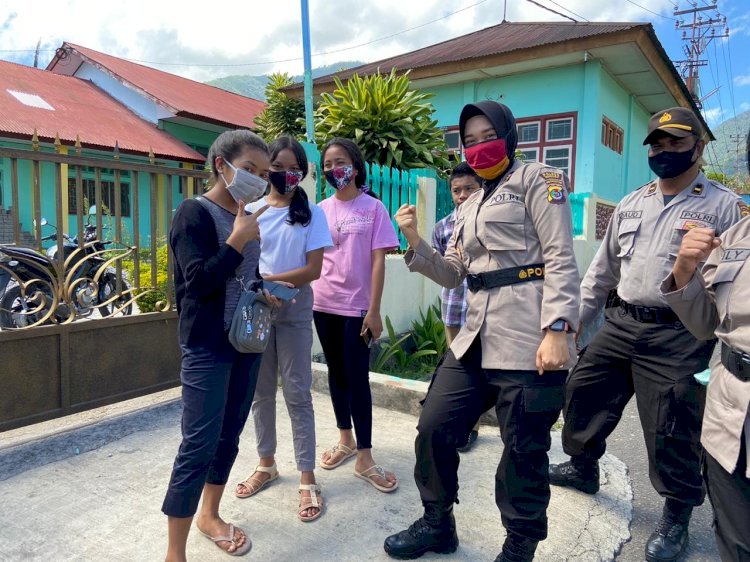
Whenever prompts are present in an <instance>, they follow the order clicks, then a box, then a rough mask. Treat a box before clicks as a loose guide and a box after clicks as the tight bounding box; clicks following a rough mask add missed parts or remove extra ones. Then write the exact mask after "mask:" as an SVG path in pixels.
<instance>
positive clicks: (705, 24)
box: [674, 0, 729, 109]
mask: <svg viewBox="0 0 750 562" xmlns="http://www.w3.org/2000/svg"><path fill="white" fill-rule="evenodd" d="M690 4H691V5H692V8H689V9H687V10H678V9H676V8H675V11H674V15H675V17H678V18H679V19H677V20H676V21H675V29H682V40H683V41H685V45H683V51H684V52H685V56H686V57H687V59H685V60H681V61H674V62H675V64H676V65H678V66H679V67H680V70H681V73H682V78H683V79H684V80H685V84H687V88H688V90H689V91H690V94H691V95H692V96H693V99H694V100H695V104H696V106H697V107H698V109H701V107H702V102H701V96H700V87H699V86H700V81H699V74H698V69H699V68H700V67H702V66H707V65H708V61H707V60H705V59H701V55H703V53H704V52H705V51H706V47H708V45H709V43H711V41H713V40H714V39H720V38H722V37H729V27H727V18H726V16H722V15H721V14H719V12H718V11H716V15H715V16H714V17H711V16H709V17H707V18H704V17H703V15H702V14H701V12H706V11H708V10H718V0H717V2H716V3H713V4H711V5H710V6H699V5H698V2H696V1H695V0H692V1H691V2H690ZM686 15H687V16H693V17H692V21H688V22H687V23H686V22H685V20H684V19H682V18H681V17H679V16H686ZM718 28H721V29H719V33H718V34H717V33H716V30H717V29H718ZM688 30H690V33H688Z"/></svg>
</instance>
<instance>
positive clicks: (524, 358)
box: [404, 161, 580, 370]
mask: <svg viewBox="0 0 750 562" xmlns="http://www.w3.org/2000/svg"><path fill="white" fill-rule="evenodd" d="M568 193H569V183H568V178H567V177H566V176H565V174H563V173H562V172H561V171H560V170H558V169H555V168H550V167H548V166H545V165H543V164H539V163H536V162H534V163H528V164H522V163H521V162H518V161H515V162H514V163H513V165H512V167H511V168H510V170H509V171H508V172H507V173H506V175H505V177H504V178H503V179H502V180H501V182H500V184H499V185H498V186H497V187H496V188H495V189H494V190H493V191H492V192H491V193H489V194H488V195H487V197H486V198H484V196H485V191H484V190H483V189H481V190H478V191H477V192H476V193H474V194H472V195H471V197H469V199H467V200H466V201H465V202H464V203H463V204H462V205H461V206H460V207H459V214H458V218H457V220H456V226H455V228H454V230H453V236H452V237H451V239H450V241H449V242H448V248H447V250H446V252H445V257H441V256H440V254H439V253H438V252H436V251H435V250H433V249H432V248H431V247H430V246H429V244H427V243H426V242H424V241H422V242H421V243H420V244H419V246H417V247H416V248H412V249H409V251H408V252H407V253H406V255H405V256H404V258H405V260H406V263H407V265H408V267H409V270H410V271H417V272H420V273H422V274H424V275H426V276H427V277H429V278H431V279H433V280H434V281H436V282H437V283H438V284H440V285H442V286H444V287H449V288H450V287H457V286H458V285H459V284H460V283H461V282H462V281H463V279H464V277H465V276H466V275H467V274H468V273H482V272H488V271H495V270H498V269H507V268H514V267H518V266H523V265H529V264H544V267H545V270H544V279H541V278H539V279H537V280H534V281H527V282H523V283H518V284H515V285H508V286H505V287H495V288H491V289H480V290H478V291H476V292H473V291H467V295H466V298H467V305H468V310H467V313H466V324H464V326H463V327H462V328H461V331H460V332H459V334H458V336H456V339H455V340H454V341H453V344H452V345H451V350H452V351H453V353H454V354H455V356H456V358H459V359H460V358H461V357H462V356H463V354H464V353H465V352H466V351H467V350H468V348H469V346H470V345H471V344H472V342H473V341H474V339H475V338H476V337H477V335H480V336H481V342H482V367H484V368H485V369H512V370H536V352H537V350H538V348H539V345H540V343H541V342H542V339H543V338H544V335H545V332H544V328H546V327H547V326H549V325H550V324H552V323H553V322H555V321H556V320H558V319H562V320H565V321H567V322H568V324H570V326H571V328H572V329H574V330H575V328H576V327H577V326H578V308H579V303H580V293H579V282H580V277H579V275H578V268H577V266H576V261H575V255H574V253H573V228H572V214H571V208H570V204H569V202H568ZM539 269H540V271H531V272H528V271H526V270H523V271H521V272H520V273H519V274H518V275H519V276H521V277H523V276H537V274H541V273H542V271H541V268H539ZM568 344H569V349H570V357H571V362H570V364H569V365H565V367H566V368H568V367H572V363H573V361H574V358H575V346H574V343H573V336H572V334H571V335H569V336H568Z"/></svg>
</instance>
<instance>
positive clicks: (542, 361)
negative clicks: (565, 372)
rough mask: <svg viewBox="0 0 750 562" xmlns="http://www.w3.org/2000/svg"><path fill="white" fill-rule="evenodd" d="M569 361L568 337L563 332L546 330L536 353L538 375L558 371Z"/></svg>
mask: <svg viewBox="0 0 750 562" xmlns="http://www.w3.org/2000/svg"><path fill="white" fill-rule="evenodd" d="M568 361H570V351H569V350H568V336H567V334H566V333H565V332H553V331H551V330H547V334H546V335H545V336H544V339H543V340H542V343H541V344H540V345H539V349H538V350H537V352H536V370H537V371H538V372H539V374H540V375H543V374H544V371H560V370H562V369H565V368H566V367H565V366H566V365H567V364H568Z"/></svg>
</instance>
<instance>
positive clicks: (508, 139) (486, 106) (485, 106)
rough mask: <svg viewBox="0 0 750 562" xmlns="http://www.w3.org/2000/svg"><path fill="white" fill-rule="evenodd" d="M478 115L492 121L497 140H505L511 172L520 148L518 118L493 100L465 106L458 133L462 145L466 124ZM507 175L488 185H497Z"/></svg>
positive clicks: (459, 119) (507, 108) (504, 106)
mask: <svg viewBox="0 0 750 562" xmlns="http://www.w3.org/2000/svg"><path fill="white" fill-rule="evenodd" d="M477 115H484V116H485V117H486V118H487V119H489V120H490V123H492V126H493V127H494V128H495V132H496V133H497V138H499V139H502V138H504V139H505V147H506V150H507V151H508V160H509V161H510V162H509V164H508V168H507V169H506V171H505V172H507V171H508V170H510V167H511V166H512V165H513V161H514V160H515V157H516V147H517V146H518V131H517V130H516V118H515V117H513V113H512V112H511V110H510V108H509V107H508V106H507V105H503V104H502V103H498V102H496V101H492V100H482V101H478V102H476V103H469V104H467V105H465V106H464V108H463V109H462V110H461V116H460V117H459V118H458V133H459V135H460V136H461V143H462V144H463V142H464V129H465V128H466V122H467V121H468V120H469V119H471V118H472V117H476V116H477ZM504 175H505V173H503V174H501V175H500V177H499V178H496V179H494V180H492V181H490V182H485V183H486V184H490V183H491V184H495V183H496V182H497V181H498V180H499V179H500V178H501V177H503V176H504Z"/></svg>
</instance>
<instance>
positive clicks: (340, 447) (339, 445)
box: [328, 443, 354, 455]
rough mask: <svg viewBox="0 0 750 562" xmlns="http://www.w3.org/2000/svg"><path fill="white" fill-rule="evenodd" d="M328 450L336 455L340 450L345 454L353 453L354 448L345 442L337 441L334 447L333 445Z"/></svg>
mask: <svg viewBox="0 0 750 562" xmlns="http://www.w3.org/2000/svg"><path fill="white" fill-rule="evenodd" d="M328 452H329V453H330V454H331V455H335V454H336V453H338V452H342V453H344V454H347V455H351V454H352V453H353V452H354V449H352V448H350V447H347V446H346V445H344V444H343V443H336V444H335V445H334V446H333V447H331V448H330V449H328Z"/></svg>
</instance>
